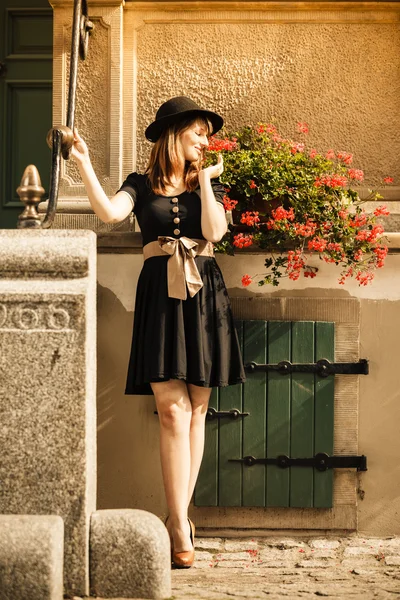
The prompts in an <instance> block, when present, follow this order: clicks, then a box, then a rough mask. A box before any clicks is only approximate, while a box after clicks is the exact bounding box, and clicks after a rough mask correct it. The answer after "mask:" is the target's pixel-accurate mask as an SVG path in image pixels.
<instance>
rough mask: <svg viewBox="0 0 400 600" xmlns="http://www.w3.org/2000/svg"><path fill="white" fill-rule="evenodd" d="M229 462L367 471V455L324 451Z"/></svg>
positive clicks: (249, 465) (320, 469)
mask: <svg viewBox="0 0 400 600" xmlns="http://www.w3.org/2000/svg"><path fill="white" fill-rule="evenodd" d="M229 462H241V463H244V464H245V466H246V467H252V466H253V465H256V464H262V465H276V466H277V467H280V468H281V469H287V468H288V467H315V468H316V469H317V470H318V471H326V470H327V469H351V468H355V469H357V471H367V457H366V456H365V455H364V454H363V455H361V456H329V454H326V453H325V452H318V454H316V455H315V456H313V457H311V458H290V457H289V456H286V455H285V454H281V455H279V456H277V457H275V458H254V456H245V457H244V458H231V459H229Z"/></svg>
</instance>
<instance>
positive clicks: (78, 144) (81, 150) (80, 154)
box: [71, 128, 89, 163]
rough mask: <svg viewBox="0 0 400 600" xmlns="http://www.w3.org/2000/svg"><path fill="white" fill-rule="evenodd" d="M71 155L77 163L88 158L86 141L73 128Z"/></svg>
mask: <svg viewBox="0 0 400 600" xmlns="http://www.w3.org/2000/svg"><path fill="white" fill-rule="evenodd" d="M71 156H73V157H74V159H75V160H76V161H77V162H78V163H79V162H80V163H82V162H84V161H85V160H89V150H88V147H87V145H86V142H85V140H84V139H83V138H81V136H80V135H79V133H78V130H77V129H76V128H74V143H73V146H72V148H71Z"/></svg>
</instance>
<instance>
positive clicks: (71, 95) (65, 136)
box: [17, 0, 93, 229]
mask: <svg viewBox="0 0 400 600" xmlns="http://www.w3.org/2000/svg"><path fill="white" fill-rule="evenodd" d="M92 29H93V23H92V22H91V21H90V20H89V17H88V7H87V0H74V16H73V24H72V40H71V60H70V70H69V85H68V108H67V124H66V125H60V126H58V127H53V128H52V129H50V131H49V132H48V134H47V138H46V139H47V143H48V145H49V146H50V148H52V159H51V174H50V190H49V200H48V205H47V210H46V215H45V217H44V219H43V220H41V219H40V218H39V215H38V213H37V206H36V205H37V204H39V202H41V196H40V195H38V186H39V187H40V177H39V174H38V172H37V169H36V168H35V167H34V166H33V165H30V166H29V167H27V168H26V169H25V172H24V175H23V176H22V181H21V185H20V187H19V188H18V190H17V192H18V193H19V196H20V198H21V201H22V202H24V203H25V210H24V212H23V213H22V215H20V216H19V217H18V224H17V228H19V229H23V228H36V229H37V228H42V229H48V228H49V227H50V226H51V225H52V223H53V221H54V217H55V214H56V209H57V200H58V190H59V186H60V170H61V156H62V157H63V158H64V160H68V159H69V158H70V155H71V147H72V144H73V143H74V134H73V131H74V122H75V104H76V85H77V79H78V65H79V57H80V58H81V59H82V60H85V59H86V56H87V51H88V46H89V35H90V33H91V31H92ZM31 186H32V189H31ZM33 188H34V190H33ZM40 189H43V188H41V187H40Z"/></svg>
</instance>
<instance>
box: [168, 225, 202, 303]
mask: <svg viewBox="0 0 400 600" xmlns="http://www.w3.org/2000/svg"><path fill="white" fill-rule="evenodd" d="M158 243H159V245H160V248H161V249H162V250H163V251H164V252H166V253H167V254H170V255H171V256H170V258H169V259H168V263H167V278H168V296H169V297H170V298H177V299H178V300H186V298H187V291H186V286H187V289H188V290H189V295H190V297H191V298H193V296H194V295H195V294H197V292H198V291H199V290H200V289H201V288H202V287H203V282H202V280H201V277H200V273H199V271H198V268H197V265H196V262H195V260H194V257H195V256H196V255H197V251H198V246H199V244H198V243H197V242H195V241H193V240H191V239H190V238H188V237H181V238H178V239H175V238H172V237H168V236H159V237H158Z"/></svg>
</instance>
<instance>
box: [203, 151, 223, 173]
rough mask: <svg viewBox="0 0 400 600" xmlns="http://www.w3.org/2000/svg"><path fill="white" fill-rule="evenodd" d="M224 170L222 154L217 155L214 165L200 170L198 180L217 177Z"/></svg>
mask: <svg viewBox="0 0 400 600" xmlns="http://www.w3.org/2000/svg"><path fill="white" fill-rule="evenodd" d="M223 170H224V159H223V157H222V154H218V160H217V164H216V165H210V166H209V167H207V168H206V169H202V170H201V171H200V173H199V179H200V178H202V177H205V176H208V177H209V178H210V179H214V178H215V177H219V176H220V175H221V173H222V172H223Z"/></svg>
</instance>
